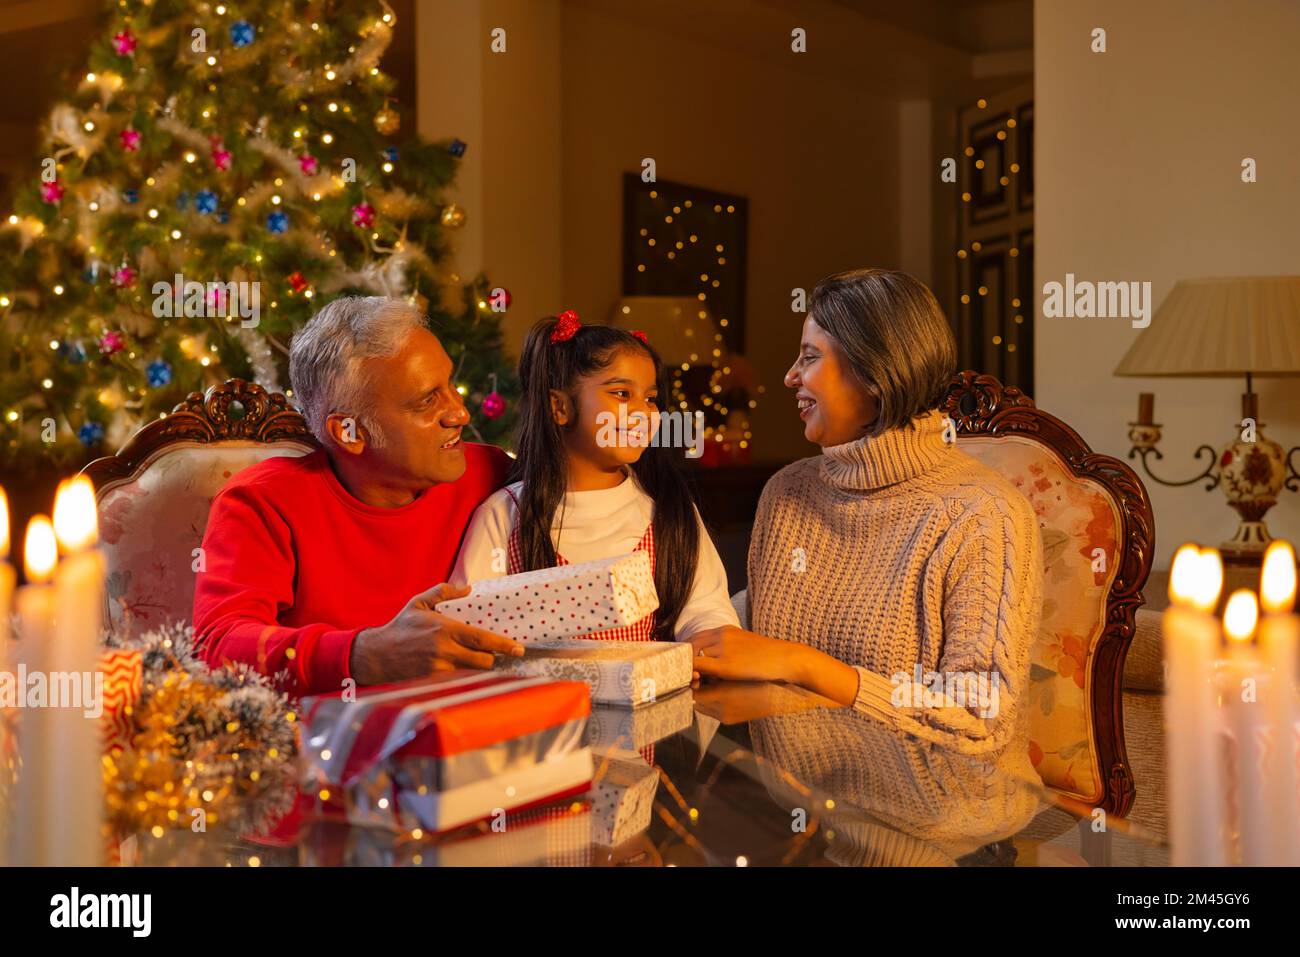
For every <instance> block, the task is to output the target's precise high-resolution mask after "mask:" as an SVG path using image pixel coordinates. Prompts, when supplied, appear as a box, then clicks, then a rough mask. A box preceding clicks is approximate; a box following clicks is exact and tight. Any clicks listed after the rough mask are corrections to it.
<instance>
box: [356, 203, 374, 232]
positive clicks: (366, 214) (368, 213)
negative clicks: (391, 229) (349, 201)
mask: <svg viewBox="0 0 1300 957" xmlns="http://www.w3.org/2000/svg"><path fill="white" fill-rule="evenodd" d="M352 225H353V226H360V227H361V228H362V229H369V228H370V227H371V226H373V225H375V207H373V206H371V205H370V204H369V203H358V204H357V205H355V206H353V207H352Z"/></svg>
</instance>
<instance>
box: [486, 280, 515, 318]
mask: <svg viewBox="0 0 1300 957" xmlns="http://www.w3.org/2000/svg"><path fill="white" fill-rule="evenodd" d="M512 302H514V297H513V296H511V295H510V290H509V289H507V288H506V287H505V286H497V287H496V288H495V289H493V290H492V292H491V294H489V296H488V305H489V306H490V307H491V308H492V311H493V312H505V311H506V310H507V309H509V308H510V303H512Z"/></svg>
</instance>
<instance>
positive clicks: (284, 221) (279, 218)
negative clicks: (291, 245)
mask: <svg viewBox="0 0 1300 957" xmlns="http://www.w3.org/2000/svg"><path fill="white" fill-rule="evenodd" d="M266 228H267V231H268V232H272V233H287V232H288V231H289V214H288V213H286V212H284V211H283V210H279V209H277V210H276V211H275V212H273V213H271V214H270V215H269V216H267V217H266Z"/></svg>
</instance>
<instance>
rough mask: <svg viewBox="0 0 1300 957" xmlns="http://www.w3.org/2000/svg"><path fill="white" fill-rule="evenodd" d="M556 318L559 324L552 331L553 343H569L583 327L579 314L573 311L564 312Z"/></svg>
mask: <svg viewBox="0 0 1300 957" xmlns="http://www.w3.org/2000/svg"><path fill="white" fill-rule="evenodd" d="M556 318H557V319H559V322H557V323H556V324H555V328H554V329H552V330H551V342H568V341H569V340H570V339H572V338H573V337H574V336H575V335H576V334H577V332H578V330H579V329H580V328H581V327H582V323H581V322H579V321H578V314H577V313H576V312H574V311H573V310H572V309H566V310H564V312H562V313H560V314H559V316H557V317H556Z"/></svg>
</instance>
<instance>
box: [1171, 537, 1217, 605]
mask: <svg viewBox="0 0 1300 957" xmlns="http://www.w3.org/2000/svg"><path fill="white" fill-rule="evenodd" d="M1222 588H1223V560H1222V559H1221V558H1220V557H1219V552H1218V549H1214V548H1197V547H1196V546H1195V545H1192V544H1187V545H1184V546H1182V547H1181V548H1179V549H1178V551H1176V552H1175V553H1174V561H1173V565H1172V566H1171V567H1170V570H1169V597H1170V599H1171V600H1172V601H1173V602H1175V603H1176V604H1179V605H1191V606H1193V607H1194V608H1197V609H1199V610H1200V611H1210V610H1211V609H1212V608H1213V607H1214V606H1215V604H1217V603H1218V601H1219V591H1220V590H1221V589H1222Z"/></svg>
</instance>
